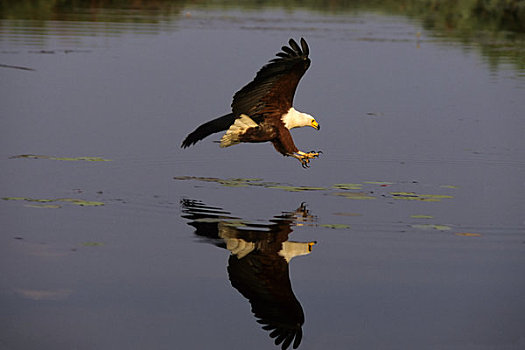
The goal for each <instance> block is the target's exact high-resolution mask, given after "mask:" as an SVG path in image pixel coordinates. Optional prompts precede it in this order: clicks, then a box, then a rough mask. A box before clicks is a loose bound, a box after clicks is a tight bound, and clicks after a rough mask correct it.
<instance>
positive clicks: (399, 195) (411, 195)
mask: <svg viewBox="0 0 525 350" xmlns="http://www.w3.org/2000/svg"><path fill="white" fill-rule="evenodd" d="M390 194H391V195H392V196H393V197H394V199H405V200H416V201H423V202H439V201H441V200H442V199H448V198H454V197H453V196H449V195H443V194H417V193H415V192H390Z"/></svg>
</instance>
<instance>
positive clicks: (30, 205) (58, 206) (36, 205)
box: [24, 204, 62, 209]
mask: <svg viewBox="0 0 525 350" xmlns="http://www.w3.org/2000/svg"><path fill="white" fill-rule="evenodd" d="M24 207H27V208H47V209H58V208H62V206H61V205H58V204H26V205H24Z"/></svg>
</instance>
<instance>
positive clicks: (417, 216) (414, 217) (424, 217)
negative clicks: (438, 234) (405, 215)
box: [410, 215, 434, 219]
mask: <svg viewBox="0 0 525 350" xmlns="http://www.w3.org/2000/svg"><path fill="white" fill-rule="evenodd" d="M410 217H411V218H413V219H433V218H434V217H433V216H432V215H410Z"/></svg>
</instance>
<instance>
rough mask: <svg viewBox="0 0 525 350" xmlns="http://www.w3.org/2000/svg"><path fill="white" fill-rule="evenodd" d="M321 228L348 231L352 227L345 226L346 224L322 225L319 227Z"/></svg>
mask: <svg viewBox="0 0 525 350" xmlns="http://www.w3.org/2000/svg"><path fill="white" fill-rule="evenodd" d="M319 227H325V228H330V229H332V230H347V229H349V228H350V225H345V224H322V225H319Z"/></svg>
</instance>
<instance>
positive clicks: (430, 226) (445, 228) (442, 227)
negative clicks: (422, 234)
mask: <svg viewBox="0 0 525 350" xmlns="http://www.w3.org/2000/svg"><path fill="white" fill-rule="evenodd" d="M410 226H411V227H412V228H417V229H420V230H438V231H449V230H451V229H452V228H451V227H450V226H447V225H434V224H416V225H410Z"/></svg>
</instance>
